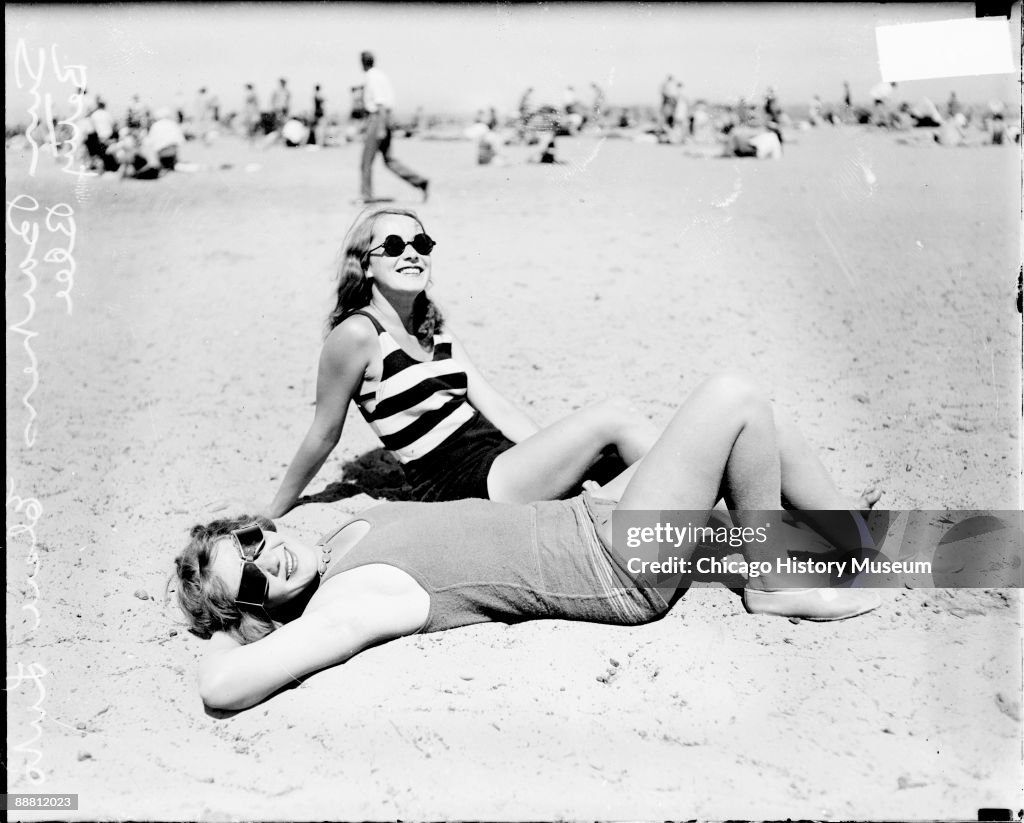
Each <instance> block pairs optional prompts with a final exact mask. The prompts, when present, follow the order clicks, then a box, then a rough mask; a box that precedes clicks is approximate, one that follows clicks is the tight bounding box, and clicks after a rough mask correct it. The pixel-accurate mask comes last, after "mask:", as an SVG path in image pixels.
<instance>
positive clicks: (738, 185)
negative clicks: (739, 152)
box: [711, 166, 743, 209]
mask: <svg viewBox="0 0 1024 823" xmlns="http://www.w3.org/2000/svg"><path fill="white" fill-rule="evenodd" d="M733 168H734V169H736V167H735V166H733ZM741 191H743V178H742V177H740V172H739V169H736V181H735V182H734V183H733V184H732V193H731V194H730V195H729V196H728V197H726V198H725V200H719V201H718V202H717V203H712V204H711V205H712V206H714V207H715V208H716V209H727V208H729V206H731V205H732V204H733V203H735V202H736V201H737V200H738V199H739V196H740V192H741Z"/></svg>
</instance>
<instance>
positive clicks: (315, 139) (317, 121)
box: [309, 83, 327, 146]
mask: <svg viewBox="0 0 1024 823" xmlns="http://www.w3.org/2000/svg"><path fill="white" fill-rule="evenodd" d="M325 106H326V101H325V100H324V95H323V92H322V91H320V84H319V83H317V84H316V85H315V86H314V87H313V122H312V123H311V124H310V129H309V142H310V143H313V144H314V145H317V146H323V145H324V128H325V126H326V124H327V119H326V108H325Z"/></svg>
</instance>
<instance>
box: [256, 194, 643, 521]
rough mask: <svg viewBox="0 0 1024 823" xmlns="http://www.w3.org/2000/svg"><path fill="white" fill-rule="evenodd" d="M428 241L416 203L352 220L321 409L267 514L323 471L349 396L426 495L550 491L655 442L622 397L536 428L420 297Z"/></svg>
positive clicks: (515, 495)
mask: <svg viewBox="0 0 1024 823" xmlns="http://www.w3.org/2000/svg"><path fill="white" fill-rule="evenodd" d="M434 246H435V243H434V241H433V240H432V239H431V238H430V237H429V236H428V235H427V233H426V231H425V230H424V228H423V224H422V223H421V222H420V221H419V218H417V217H416V215H415V213H413V212H411V211H405V210H401V209H379V210H375V211H372V212H369V213H366V214H364V215H363V216H361V217H360V218H359V219H358V220H357V221H356V223H355V224H354V225H353V226H352V228H351V229H350V231H349V233H348V236H347V237H346V239H345V243H344V246H343V250H342V260H341V264H340V271H339V284H338V292H337V304H336V306H335V308H334V311H333V312H332V313H331V315H330V318H329V320H328V335H327V339H326V341H325V343H324V346H323V350H322V352H321V355H320V364H319V370H318V376H317V389H316V412H315V414H314V417H313V422H312V424H311V426H310V428H309V431H308V432H307V434H306V436H305V438H304V439H303V441H302V444H301V445H300V447H299V450H298V452H297V453H296V454H295V457H294V458H293V459H292V462H291V465H290V466H289V468H288V471H287V472H286V474H285V477H284V480H283V481H282V482H281V486H280V488H279V490H278V492H277V495H276V496H275V497H274V500H273V502H272V503H271V504H270V506H269V508H268V509H267V514H268V515H269V516H270V517H280V516H281V515H283V514H285V513H286V512H287V511H288V510H289V509H291V508H292V506H294V505H295V501H296V500H297V499H298V497H299V495H300V494H301V493H302V491H303V490H304V489H305V488H306V486H307V485H308V483H309V482H310V481H311V480H312V479H313V477H314V476H315V475H316V473H317V472H318V471H319V470H320V467H321V466H322V465H323V463H324V461H325V460H326V459H327V457H328V455H329V454H330V453H331V451H332V450H333V449H334V448H335V446H336V445H337V444H338V441H339V439H340V438H341V432H342V429H343V427H344V424H345V416H346V414H347V412H348V407H349V402H350V401H353V400H354V401H355V402H356V404H357V405H358V406H359V409H360V411H361V412H362V415H363V417H364V418H365V419H366V421H367V422H368V423H369V424H370V426H371V427H372V428H373V430H374V431H375V432H376V434H377V436H378V437H379V438H380V440H381V442H382V443H383V444H384V446H385V448H387V449H389V450H390V451H391V452H392V453H393V454H394V455H395V456H396V458H397V459H398V461H399V462H400V463H401V464H402V467H403V469H404V470H405V474H406V478H407V479H408V481H409V483H410V484H411V486H412V488H413V497H414V498H415V499H417V500H423V501H440V500H461V499H465V498H470V497H477V498H484V499H490V500H499V501H505V502H523V503H525V502H529V501H533V500H551V499H555V498H558V497H561V496H563V495H565V494H566V493H567V492H569V491H571V490H572V489H574V488H576V487H578V486H579V485H580V483H581V482H582V481H583V479H584V476H585V475H586V474H587V472H588V470H589V469H590V468H591V467H592V466H593V464H594V463H595V462H596V461H597V460H598V459H599V458H601V456H602V453H604V452H606V451H610V449H611V448H614V449H616V450H617V451H618V455H619V456H620V457H621V459H622V463H620V464H619V469H621V468H622V464H625V465H627V466H628V465H631V464H633V463H635V462H636V461H637V460H639V459H640V458H641V457H642V456H643V455H644V454H646V452H647V450H648V449H649V448H650V447H651V445H652V444H653V443H654V440H655V438H656V436H657V431H656V430H655V428H654V427H653V426H652V425H651V424H650V422H649V421H647V420H646V419H645V418H643V417H642V416H641V415H640V414H639V413H637V412H636V411H635V410H633V409H632V408H631V407H630V406H629V405H628V404H627V403H625V402H621V401H617V400H610V401H606V402H604V403H600V404H598V405H596V406H592V407H589V408H586V409H583V410H581V411H578V412H576V413H574V414H572V415H570V416H569V417H567V418H565V419H563V420H561V421H559V422H557V423H555V424H554V425H552V426H549V427H547V428H543V429H542V428H540V427H539V426H538V425H537V424H536V423H534V422H533V421H532V420H531V419H530V418H529V417H527V416H526V415H525V414H523V412H522V411H520V410H519V409H518V408H517V407H516V406H515V405H513V404H512V403H511V402H510V401H509V400H508V399H506V398H505V397H504V396H503V395H502V394H501V393H500V392H498V391H497V390H496V389H495V388H494V387H493V386H492V385H491V384H490V383H489V382H488V381H487V379H486V378H485V377H484V376H483V374H482V373H481V372H480V371H479V370H478V369H477V368H476V366H475V365H474V364H473V362H472V360H470V358H469V356H468V355H467V353H466V350H465V349H464V348H463V346H462V344H461V343H460V342H459V340H458V338H456V337H455V336H454V335H453V334H452V333H451V332H450V331H449V330H448V329H447V328H445V327H444V324H443V320H442V317H441V313H440V311H439V310H438V308H437V306H436V305H435V304H434V303H433V302H432V301H431V300H430V298H429V297H428V295H427V291H426V290H427V286H428V285H429V283H430V274H431V254H432V252H433V250H434ZM614 473H615V472H613V473H612V474H614Z"/></svg>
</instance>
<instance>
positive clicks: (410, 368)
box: [348, 311, 514, 501]
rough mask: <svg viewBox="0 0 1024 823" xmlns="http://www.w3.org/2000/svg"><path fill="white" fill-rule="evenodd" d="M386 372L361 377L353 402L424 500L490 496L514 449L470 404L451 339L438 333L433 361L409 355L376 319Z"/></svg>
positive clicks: (367, 316) (360, 312)
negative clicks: (500, 460) (503, 460)
mask: <svg viewBox="0 0 1024 823" xmlns="http://www.w3.org/2000/svg"><path fill="white" fill-rule="evenodd" d="M352 314H359V315H362V316H363V317H365V318H367V319H368V320H369V321H370V322H371V323H373V327H374V328H375V329H376V331H377V340H378V342H379V344H380V348H381V360H382V365H381V374H380V376H379V377H373V378H369V377H367V378H364V379H363V384H362V386H361V387H360V389H359V393H358V395H357V396H356V398H355V400H356V404H357V405H358V406H359V411H360V412H361V413H362V415H363V419H364V420H366V422H367V423H368V424H369V425H370V428H372V429H373V431H374V432H375V433H376V435H377V437H379V438H380V441H381V443H383V444H384V447H385V448H386V449H388V450H389V451H391V452H392V453H393V454H394V455H395V457H396V458H397V459H398V462H399V463H401V464H402V468H403V469H404V470H405V474H406V477H407V479H408V480H409V483H410V484H411V485H412V487H413V496H414V497H415V498H416V499H418V500H423V501H439V500H459V499H463V498H467V497H481V498H486V497H487V474H488V472H489V471H490V468H491V464H492V463H493V462H494V459H495V458H496V457H497V456H498V455H499V454H501V453H502V452H503V451H505V450H506V449H508V448H510V447H511V446H512V445H514V444H513V443H512V441H511V440H509V439H508V438H506V437H505V436H504V435H503V434H502V433H501V432H500V431H498V430H497V429H496V428H495V427H494V426H493V425H492V424H491V423H490V421H488V420H487V419H486V418H485V417H484V416H483V415H481V414H480V413H479V412H478V411H477V410H476V409H474V408H473V406H472V405H471V404H470V402H469V399H468V397H467V391H468V379H467V376H466V371H465V369H463V368H462V366H460V365H459V364H458V363H457V362H456V361H455V360H453V359H452V342H451V338H450V337H449V336H448V335H447V334H443V333H442V334H435V335H434V356H433V357H432V358H431V359H430V360H426V361H420V360H416V359H415V358H413V357H410V356H409V355H408V354H407V353H406V352H405V351H404V350H403V349H402V347H401V346H399V345H398V343H397V341H396V340H395V339H394V338H393V337H392V336H391V335H390V334H389V333H388V331H387V330H386V329H385V328H384V327H383V326H382V325H381V324H380V321H378V320H377V318H375V317H374V316H373V315H371V314H369V313H368V312H364V311H355V312H352V313H351V314H350V315H348V316H349V317H351V316H352Z"/></svg>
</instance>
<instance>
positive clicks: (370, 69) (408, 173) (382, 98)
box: [360, 51, 430, 203]
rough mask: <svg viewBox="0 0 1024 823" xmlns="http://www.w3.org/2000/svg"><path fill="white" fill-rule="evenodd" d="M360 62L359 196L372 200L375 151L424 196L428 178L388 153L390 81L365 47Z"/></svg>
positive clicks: (364, 199) (387, 164)
mask: <svg viewBox="0 0 1024 823" xmlns="http://www.w3.org/2000/svg"><path fill="white" fill-rule="evenodd" d="M360 59H361V61H362V64H363V72H364V82H363V107H364V108H365V109H366V137H365V142H364V143H363V160H362V200H363V202H364V203H371V202H373V201H374V199H375V198H374V196H373V161H374V159H375V158H376V156H377V152H378V151H379V152H380V153H381V156H382V157H383V158H384V165H385V166H387V167H388V168H389V169H391V171H393V172H394V173H395V174H397V175H398V176H399V177H401V178H402V179H403V180H405V182H406V183H408V184H409V185H411V186H415V187H416V188H418V189H419V190H420V191H422V192H423V200H424V201H426V199H427V189H428V187H429V186H430V181H429V180H427V178H425V177H421V176H420V175H418V174H416V172H414V171H413V170H412V169H410V168H408V167H406V166H403V165H402V164H401V163H399V162H398V161H397V160H395V158H393V157H392V156H391V128H392V124H391V112H392V109H393V108H394V105H395V93H394V90H393V89H392V87H391V81H390V80H388V77H387V75H386V74H384V72H382V71H381V70H380V69H378V68H374V65H373V62H374V61H373V54H372V53H371V52H368V51H364V52H363V53H362V54H361V55H360Z"/></svg>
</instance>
